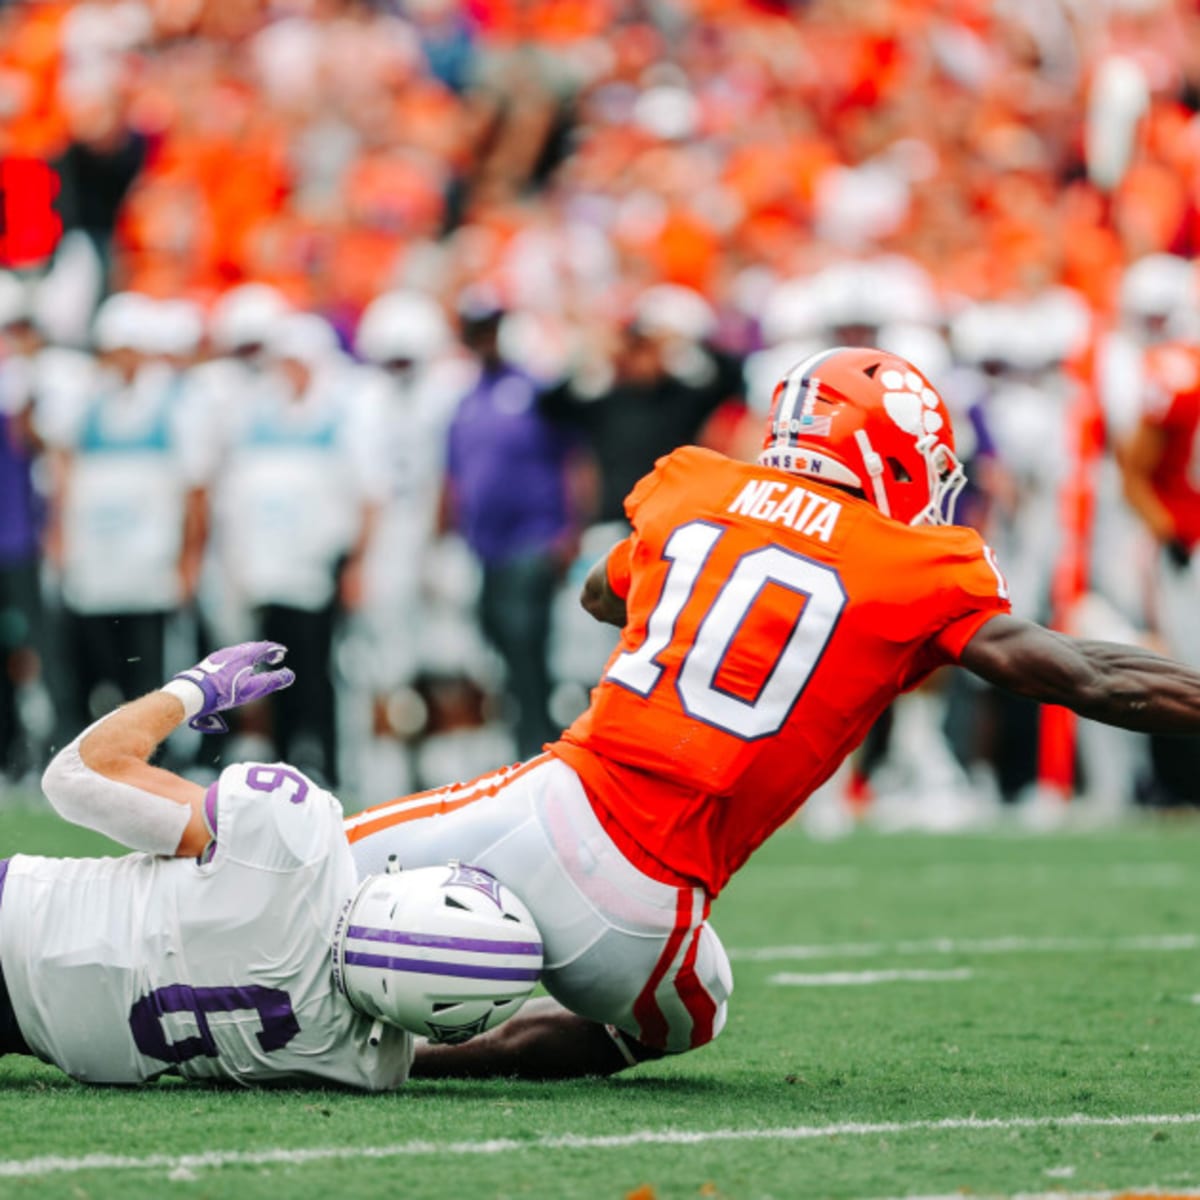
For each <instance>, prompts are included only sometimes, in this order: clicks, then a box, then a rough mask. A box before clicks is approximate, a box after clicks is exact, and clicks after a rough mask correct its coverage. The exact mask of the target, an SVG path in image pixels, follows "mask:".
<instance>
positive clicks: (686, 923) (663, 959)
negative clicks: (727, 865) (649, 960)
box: [633, 888, 692, 1050]
mask: <svg viewBox="0 0 1200 1200" xmlns="http://www.w3.org/2000/svg"><path fill="white" fill-rule="evenodd" d="M691 924H692V893H691V892H690V891H689V890H688V889H686V888H680V889H679V893H678V898H677V900H676V902H675V928H674V929H672V930H671V936H670V937H668V938H667V944H666V947H665V948H664V950H663V952H662V954H661V955H660V956H659V959H658V962H657V963H655V965H654V970H653V971H652V972H651V973H650V978H649V979H648V980H647V981H646V986H645V987H644V988H642V990H641V993H640V994H639V995H638V998H637V999H636V1000H635V1001H634V1003H633V1016H634V1019H635V1020H636V1021H637V1023H638V1040H639V1041H640V1042H642V1043H643V1045H646V1046H650V1047H651V1048H653V1049H655V1050H661V1049H662V1048H663V1047H664V1046H665V1045H666V1043H667V1018H666V1017H665V1016H663V1011H662V1009H661V1008H660V1007H659V1004H658V998H657V997H656V996H655V992H657V991H658V985H659V984H660V983H662V981H663V978H664V976H665V975H666V973H667V971H668V969H669V968H670V966H671V964H672V963H673V962H674V961H675V955H677V954H678V953H679V947H680V946H681V945H682V944H683V938H684V935H685V934H686V933H687V931H688V929H689V928H691Z"/></svg>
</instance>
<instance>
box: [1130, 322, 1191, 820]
mask: <svg viewBox="0 0 1200 1200" xmlns="http://www.w3.org/2000/svg"><path fill="white" fill-rule="evenodd" d="M1141 394H1142V409H1141V413H1140V415H1139V417H1138V419H1137V422H1136V424H1135V425H1134V426H1133V428H1132V430H1131V432H1130V434H1129V437H1128V440H1127V441H1126V443H1125V447H1124V452H1123V453H1122V455H1121V457H1120V460H1119V461H1120V464H1121V470H1122V474H1123V478H1124V484H1125V496H1126V499H1127V500H1128V502H1129V504H1130V506H1131V508H1132V509H1133V511H1134V513H1135V514H1136V515H1137V517H1138V519H1139V520H1140V521H1141V522H1142V524H1143V526H1144V528H1145V530H1146V531H1147V533H1148V535H1149V536H1150V538H1152V539H1153V542H1154V546H1155V548H1156V551H1157V554H1156V561H1155V565H1154V568H1153V572H1152V583H1153V596H1152V622H1153V627H1154V628H1155V630H1156V631H1157V633H1158V634H1159V636H1160V637H1161V638H1162V640H1163V642H1164V643H1165V645H1166V647H1167V650H1168V652H1169V653H1170V654H1172V655H1173V656H1174V657H1175V658H1178V659H1179V660H1180V661H1181V662H1185V663H1188V664H1189V665H1193V666H1194V665H1197V664H1200V631H1198V628H1197V620H1196V614H1197V611H1198V609H1200V575H1198V574H1197V572H1198V570H1200V564H1198V563H1197V547H1200V343H1197V342H1196V341H1187V342H1183V341H1176V342H1166V343H1164V344H1162V345H1160V346H1157V347H1155V348H1153V349H1151V350H1150V351H1149V352H1148V353H1147V355H1146V357H1145V360H1144V363H1143V386H1142V392H1141ZM1151 754H1152V757H1153V761H1154V768H1155V783H1156V787H1157V793H1158V794H1157V795H1156V796H1155V797H1154V799H1155V800H1156V801H1158V802H1161V803H1165V804H1172V803H1180V802H1186V803H1189V804H1197V803H1200V783H1197V778H1198V775H1197V771H1198V769H1200V754H1198V753H1197V752H1196V749H1195V747H1193V746H1192V745H1191V744H1190V742H1188V741H1187V740H1186V739H1172V738H1163V737H1153V738H1152V739H1151Z"/></svg>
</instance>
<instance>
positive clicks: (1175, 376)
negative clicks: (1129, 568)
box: [1143, 343, 1200, 547]
mask: <svg viewBox="0 0 1200 1200" xmlns="http://www.w3.org/2000/svg"><path fill="white" fill-rule="evenodd" d="M1146 367H1147V374H1148V375H1149V378H1150V384H1149V388H1148V396H1147V400H1146V408H1145V412H1144V414H1143V419H1144V420H1145V421H1146V423H1147V424H1149V425H1152V426H1153V427H1154V428H1155V429H1158V430H1161V431H1162V434H1163V451H1162V457H1161V458H1160V459H1159V461H1158V465H1157V466H1156V467H1155V468H1154V473H1153V475H1152V476H1151V480H1150V483H1151V486H1152V487H1153V488H1154V494H1155V495H1156V496H1157V497H1158V499H1159V500H1160V501H1161V503H1162V506H1163V507H1164V508H1165V509H1166V510H1167V511H1168V512H1169V513H1170V514H1171V518H1172V520H1173V521H1174V522H1175V532H1176V536H1178V538H1179V539H1180V541H1182V542H1183V543H1184V544H1185V545H1187V546H1189V547H1194V546H1196V545H1200V349H1197V348H1196V347H1194V346H1190V345H1181V344H1179V343H1171V344H1168V345H1164V346H1158V347H1155V348H1154V349H1153V350H1152V351H1150V354H1149V357H1148V360H1147V364H1146Z"/></svg>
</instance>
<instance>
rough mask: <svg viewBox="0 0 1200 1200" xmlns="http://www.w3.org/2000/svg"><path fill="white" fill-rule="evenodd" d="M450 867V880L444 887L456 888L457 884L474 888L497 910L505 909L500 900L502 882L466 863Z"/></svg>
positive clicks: (453, 864)
mask: <svg viewBox="0 0 1200 1200" xmlns="http://www.w3.org/2000/svg"><path fill="white" fill-rule="evenodd" d="M450 866H451V874H450V878H449V879H447V880H446V882H445V883H443V884H442V887H444V888H448V887H454V885H455V884H457V885H458V886H459V887H468V888H474V889H475V890H476V891H477V892H482V893H483V894H484V895H485V896H486V897H487V898H488V899H489V900H490V901H491V902H492V903H493V904H494V905H495V906H496V907H497V908H503V907H504V905H503V903H502V902H501V900H500V881H499V880H498V879H496V877H495V876H493V875H489V874H488V873H487V872H486V871H481V870H480V869H479V868H478V867H469V866H467V865H465V864H464V863H451V864H450Z"/></svg>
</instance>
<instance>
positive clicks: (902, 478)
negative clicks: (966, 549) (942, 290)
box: [758, 346, 966, 525]
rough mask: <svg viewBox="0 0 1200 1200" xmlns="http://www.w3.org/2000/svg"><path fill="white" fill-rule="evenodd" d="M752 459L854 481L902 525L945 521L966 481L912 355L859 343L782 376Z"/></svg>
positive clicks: (940, 407)
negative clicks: (907, 356)
mask: <svg viewBox="0 0 1200 1200" xmlns="http://www.w3.org/2000/svg"><path fill="white" fill-rule="evenodd" d="M798 449H803V451H804V452H805V453H797V450H798ZM758 460H759V462H760V463H762V464H763V465H764V466H768V467H774V468H776V469H780V470H786V471H790V472H792V473H794V474H800V475H805V476H807V477H809V478H812V479H819V480H823V481H825V482H826V483H832V484H835V485H839V486H842V487H850V488H854V489H855V490H857V491H859V492H861V493H862V495H863V496H864V497H865V498H866V499H867V500H869V501H870V502H871V503H873V504H874V505H875V507H876V508H878V509H879V511H880V512H881V513H883V514H884V516H887V517H893V518H895V519H896V520H898V521H903V522H904V523H905V524H908V525H923V524H929V525H950V524H952V523H953V521H954V505H955V502H956V500H957V499H958V494H959V492H961V491H962V488H963V486H964V485H965V484H966V475H965V473H964V472H963V468H962V464H961V463H960V462H959V461H958V458H957V457H956V455H955V453H954V430H953V428H952V427H951V423H950V414H949V412H948V411H947V409H946V404H945V401H943V400H942V398H941V396H940V395H938V392H937V390H936V389H935V388H934V387H932V386H931V385H930V383H929V381H928V380H927V379H926V378H925V377H924V376H923V375H922V374H921V372H920V371H919V370H918V369H917V368H916V367H914V366H913V364H912V363H910V362H908V361H907V360H905V359H903V358H900V357H899V356H898V355H895V354H888V353H887V352H885V351H883V350H874V349H870V348H866V347H864V348H851V347H846V346H839V347H837V348H835V349H832V350H824V351H821V352H820V353H818V354H813V355H810V356H809V357H808V358H806V359H804V360H803V361H802V362H800V363H797V364H796V366H794V367H792V369H791V370H790V371H788V372H787V374H786V375H784V377H783V378H782V379H781V380H780V381H779V383H778V385H777V386H776V388H775V394H774V396H773V397H772V400H771V412H770V415H769V416H768V418H767V430H766V436H765V438H764V440H763V446H762V452H761V453H760V454H759V459H758Z"/></svg>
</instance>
